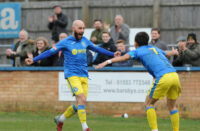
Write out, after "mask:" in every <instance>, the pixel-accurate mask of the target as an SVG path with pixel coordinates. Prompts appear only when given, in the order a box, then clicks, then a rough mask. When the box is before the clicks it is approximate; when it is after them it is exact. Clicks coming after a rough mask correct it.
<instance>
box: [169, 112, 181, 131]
mask: <svg viewBox="0 0 200 131" xmlns="http://www.w3.org/2000/svg"><path fill="white" fill-rule="evenodd" d="M170 117H171V122H172V127H173V131H179V113H178V110H174V111H171V112H170Z"/></svg>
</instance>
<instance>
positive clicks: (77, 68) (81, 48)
mask: <svg viewBox="0 0 200 131" xmlns="http://www.w3.org/2000/svg"><path fill="white" fill-rule="evenodd" d="M86 49H90V50H93V51H95V52H99V53H102V54H105V55H108V56H112V57H113V56H114V53H113V52H110V51H107V50H105V49H103V48H101V47H97V46H95V45H94V44H93V43H92V42H91V41H89V40H88V39H87V38H86V37H84V36H83V37H82V39H81V40H77V39H75V38H74V37H73V36H72V35H70V36H68V37H66V38H65V39H63V40H62V41H60V42H58V43H57V44H56V45H55V47H54V48H51V49H50V50H48V51H45V52H43V53H41V54H40V55H39V56H37V57H35V58H33V61H34V62H36V61H38V60H41V59H44V58H47V57H49V56H51V55H53V54H55V53H57V52H58V51H60V50H61V51H62V52H63V54H64V74H65V78H68V77H71V76H79V77H88V70H87V55H86Z"/></svg>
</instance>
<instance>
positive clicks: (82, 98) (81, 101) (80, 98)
mask: <svg viewBox="0 0 200 131" xmlns="http://www.w3.org/2000/svg"><path fill="white" fill-rule="evenodd" d="M76 98H77V103H78V105H85V104H86V98H85V96H84V95H83V94H80V95H78V96H77V97H76Z"/></svg>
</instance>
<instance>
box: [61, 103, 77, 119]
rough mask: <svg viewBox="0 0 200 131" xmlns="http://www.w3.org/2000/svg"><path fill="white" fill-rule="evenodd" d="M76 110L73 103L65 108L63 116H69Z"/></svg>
mask: <svg viewBox="0 0 200 131" xmlns="http://www.w3.org/2000/svg"><path fill="white" fill-rule="evenodd" d="M76 112H77V109H76V106H75V105H74V104H73V105H71V106H69V107H68V108H67V110H66V111H65V112H64V116H65V118H69V117H71V116H73V115H74V114H76Z"/></svg>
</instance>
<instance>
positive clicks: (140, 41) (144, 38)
mask: <svg viewBox="0 0 200 131" xmlns="http://www.w3.org/2000/svg"><path fill="white" fill-rule="evenodd" d="M148 41H149V35H148V34H147V33H146V32H139V33H137V34H136V36H135V48H138V47H140V46H143V45H148Z"/></svg>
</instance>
